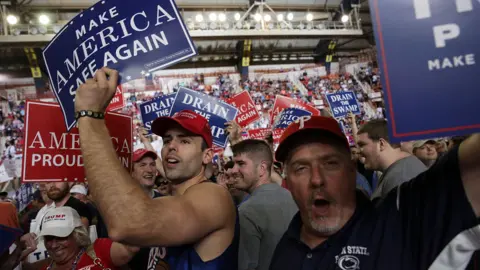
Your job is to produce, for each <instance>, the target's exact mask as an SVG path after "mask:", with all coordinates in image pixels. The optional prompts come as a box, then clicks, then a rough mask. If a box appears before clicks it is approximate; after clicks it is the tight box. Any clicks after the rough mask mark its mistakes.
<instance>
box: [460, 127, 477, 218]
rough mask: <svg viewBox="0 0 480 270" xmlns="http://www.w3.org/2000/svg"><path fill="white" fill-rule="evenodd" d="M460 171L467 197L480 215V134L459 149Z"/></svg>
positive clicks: (466, 141)
mask: <svg viewBox="0 0 480 270" xmlns="http://www.w3.org/2000/svg"><path fill="white" fill-rule="evenodd" d="M458 156H459V163H460V173H461V176H462V182H463V186H464V189H465V192H466V194H467V198H468V200H469V201H470V204H471V205H472V208H473V211H474V212H475V215H476V216H477V217H480V163H479V160H480V134H474V135H472V136H471V137H470V138H468V139H467V140H465V141H464V142H462V144H461V145H460V149H459V150H458Z"/></svg>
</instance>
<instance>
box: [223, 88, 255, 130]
mask: <svg viewBox="0 0 480 270" xmlns="http://www.w3.org/2000/svg"><path fill="white" fill-rule="evenodd" d="M227 102H228V103H229V104H231V105H233V106H235V108H237V109H238V115H237V118H235V121H236V122H237V123H238V124H239V125H240V126H241V127H246V126H248V125H249V124H251V123H253V122H255V121H257V120H258V119H260V115H259V114H258V111H257V109H256V108H255V103H253V100H252V97H251V96H250V94H249V93H248V91H243V92H241V93H240V94H238V95H236V96H234V97H232V98H230V99H229V100H228V101H227Z"/></svg>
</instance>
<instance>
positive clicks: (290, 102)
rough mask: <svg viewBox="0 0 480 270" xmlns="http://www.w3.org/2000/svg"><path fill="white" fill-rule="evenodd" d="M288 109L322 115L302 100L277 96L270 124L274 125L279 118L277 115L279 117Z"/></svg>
mask: <svg viewBox="0 0 480 270" xmlns="http://www.w3.org/2000/svg"><path fill="white" fill-rule="evenodd" d="M286 108H298V109H302V110H305V111H309V112H311V113H312V115H320V111H319V110H317V109H316V108H315V107H313V106H311V105H310V104H307V103H305V102H303V101H301V100H295V99H293V98H289V97H284V96H280V95H277V96H276V98H275V103H274V104H273V111H272V116H271V118H270V123H271V124H272V125H273V123H274V122H275V117H277V115H279V114H280V113H281V112H282V111H283V110H284V109H286Z"/></svg>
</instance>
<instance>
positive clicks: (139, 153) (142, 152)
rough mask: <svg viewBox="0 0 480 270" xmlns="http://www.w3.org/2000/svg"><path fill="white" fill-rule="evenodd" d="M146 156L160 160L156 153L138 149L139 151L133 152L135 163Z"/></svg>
mask: <svg viewBox="0 0 480 270" xmlns="http://www.w3.org/2000/svg"><path fill="white" fill-rule="evenodd" d="M145 156H149V157H151V158H153V159H154V160H155V159H157V158H158V156H157V154H156V153H155V152H153V151H150V150H147V149H143V148H141V149H137V150H135V152H133V162H139V161H140V160H141V159H142V158H144V157H145Z"/></svg>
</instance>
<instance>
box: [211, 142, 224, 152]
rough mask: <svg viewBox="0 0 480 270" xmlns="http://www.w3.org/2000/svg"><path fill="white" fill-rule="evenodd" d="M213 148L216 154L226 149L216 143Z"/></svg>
mask: <svg viewBox="0 0 480 270" xmlns="http://www.w3.org/2000/svg"><path fill="white" fill-rule="evenodd" d="M212 149H213V152H214V153H216V154H218V153H222V152H223V151H224V149H223V148H222V147H219V146H217V145H215V144H214V145H213V147H212Z"/></svg>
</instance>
